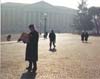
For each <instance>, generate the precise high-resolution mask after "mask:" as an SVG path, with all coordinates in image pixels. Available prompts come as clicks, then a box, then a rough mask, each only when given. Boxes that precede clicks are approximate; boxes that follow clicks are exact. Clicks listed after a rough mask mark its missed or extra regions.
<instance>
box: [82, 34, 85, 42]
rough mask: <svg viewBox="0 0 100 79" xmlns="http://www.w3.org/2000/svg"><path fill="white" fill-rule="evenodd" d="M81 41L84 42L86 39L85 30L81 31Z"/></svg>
mask: <svg viewBox="0 0 100 79" xmlns="http://www.w3.org/2000/svg"><path fill="white" fill-rule="evenodd" d="M81 41H82V42H84V41H85V33H84V32H82V33H81Z"/></svg>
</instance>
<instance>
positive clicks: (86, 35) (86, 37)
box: [85, 32, 89, 42]
mask: <svg viewBox="0 0 100 79" xmlns="http://www.w3.org/2000/svg"><path fill="white" fill-rule="evenodd" d="M88 37H89V34H88V32H85V41H86V42H87V41H88Z"/></svg>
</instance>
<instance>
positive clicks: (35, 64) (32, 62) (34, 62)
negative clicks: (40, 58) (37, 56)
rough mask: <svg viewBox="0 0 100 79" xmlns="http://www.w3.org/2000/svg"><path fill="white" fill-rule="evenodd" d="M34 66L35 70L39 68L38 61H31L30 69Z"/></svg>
mask: <svg viewBox="0 0 100 79" xmlns="http://www.w3.org/2000/svg"><path fill="white" fill-rule="evenodd" d="M32 66H33V70H36V69H37V62H36V61H29V69H32Z"/></svg>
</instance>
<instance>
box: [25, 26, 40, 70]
mask: <svg viewBox="0 0 100 79" xmlns="http://www.w3.org/2000/svg"><path fill="white" fill-rule="evenodd" d="M29 29H30V31H31V32H30V33H29V41H28V42H27V47H26V57H25V60H26V61H29V66H28V67H27V68H26V69H27V70H28V71H29V72H31V71H32V72H36V70H37V61H38V39H39V35H38V32H37V31H36V30H35V28H34V25H33V24H31V25H29ZM32 67H33V68H32Z"/></svg>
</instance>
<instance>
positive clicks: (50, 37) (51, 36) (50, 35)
mask: <svg viewBox="0 0 100 79" xmlns="http://www.w3.org/2000/svg"><path fill="white" fill-rule="evenodd" d="M49 39H50V41H54V42H55V41H56V35H55V33H50V34H49Z"/></svg>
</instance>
